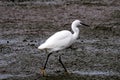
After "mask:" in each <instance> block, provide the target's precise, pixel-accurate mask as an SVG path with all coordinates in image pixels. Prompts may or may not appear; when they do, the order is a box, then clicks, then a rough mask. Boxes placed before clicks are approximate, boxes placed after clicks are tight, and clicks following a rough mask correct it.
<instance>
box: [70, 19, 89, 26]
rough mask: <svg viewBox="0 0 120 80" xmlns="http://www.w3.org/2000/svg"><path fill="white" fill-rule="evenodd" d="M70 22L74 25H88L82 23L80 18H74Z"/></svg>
mask: <svg viewBox="0 0 120 80" xmlns="http://www.w3.org/2000/svg"><path fill="white" fill-rule="evenodd" d="M72 24H73V25H76V26H79V25H84V26H89V25H87V24H84V23H82V22H81V21H80V20H75V21H73V23H72Z"/></svg>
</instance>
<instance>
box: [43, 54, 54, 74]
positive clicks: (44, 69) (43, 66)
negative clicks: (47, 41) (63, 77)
mask: <svg viewBox="0 0 120 80" xmlns="http://www.w3.org/2000/svg"><path fill="white" fill-rule="evenodd" d="M51 54H52V53H49V54H48V55H47V59H46V61H45V64H44V66H43V68H41V74H42V75H43V76H46V72H45V68H46V65H47V62H48V59H49V57H50V55H51Z"/></svg>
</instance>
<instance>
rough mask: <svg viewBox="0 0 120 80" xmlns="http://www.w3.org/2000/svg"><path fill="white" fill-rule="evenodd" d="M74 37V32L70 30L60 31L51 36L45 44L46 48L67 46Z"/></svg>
mask: <svg viewBox="0 0 120 80" xmlns="http://www.w3.org/2000/svg"><path fill="white" fill-rule="evenodd" d="M71 38H72V33H71V32H70V31H67V30H64V31H59V32H57V33H55V34H53V35H52V36H51V37H49V38H48V39H47V40H46V42H45V43H44V45H45V46H46V48H55V47H63V46H67V45H68V43H69V42H70V40H71Z"/></svg>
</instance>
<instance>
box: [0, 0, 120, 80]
mask: <svg viewBox="0 0 120 80" xmlns="http://www.w3.org/2000/svg"><path fill="white" fill-rule="evenodd" d="M94 1H97V0H94ZM94 1H93V2H92V1H91V2H89V0H88V2H87V3H81V4H78V3H73V2H72V3H69V4H60V5H58V4H55V5H39V4H36V3H24V2H21V3H17V4H13V3H7V2H4V3H3V2H0V79H5V80H16V79H18V80H26V79H28V80H34V79H36V78H37V77H39V78H40V79H41V80H46V79H49V80H56V79H58V80H79V79H81V80H90V79H96V80H101V79H104V80H108V79H109V80H119V79H120V78H119V77H120V76H119V75H120V63H119V62H120V5H119V4H118V3H119V0H118V2H117V1H116V2H114V0H112V1H113V2H114V3H110V2H109V3H108V2H106V3H104V5H103V3H101V2H99V1H97V2H94ZM98 4H99V5H98ZM75 19H80V20H81V21H83V22H85V23H86V24H89V25H90V27H89V28H86V27H85V28H84V27H80V36H79V39H78V40H77V41H76V43H75V44H73V46H72V49H67V50H64V51H61V52H60V53H62V54H63V55H62V59H63V62H64V63H65V66H66V67H67V69H68V70H69V71H70V72H71V73H72V76H71V77H70V76H64V75H62V74H63V72H64V71H63V69H62V66H61V65H60V64H59V63H58V59H57V56H58V55H57V53H56V54H54V55H53V56H51V58H50V61H49V63H48V65H47V74H48V75H49V76H48V77H40V75H39V69H40V67H42V65H43V64H44V61H45V58H46V56H47V54H44V52H42V51H39V50H38V49H37V47H38V46H39V45H40V44H41V43H42V42H44V40H45V39H47V38H48V37H49V36H50V35H52V34H53V33H55V32H56V31H59V30H63V29H68V30H71V28H70V25H71V22H72V21H73V20H75ZM55 76H56V77H55ZM39 78H37V79H39Z"/></svg>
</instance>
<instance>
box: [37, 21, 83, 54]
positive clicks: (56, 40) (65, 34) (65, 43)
mask: <svg viewBox="0 0 120 80" xmlns="http://www.w3.org/2000/svg"><path fill="white" fill-rule="evenodd" d="M78 25H81V21H80V20H75V21H73V22H72V25H71V28H72V30H73V34H72V33H71V32H70V31H68V30H62V31H59V32H56V33H55V34H53V35H52V36H51V37H49V38H48V39H47V40H46V41H45V42H44V43H43V44H41V45H40V46H39V47H38V49H41V50H42V49H49V50H50V52H52V51H58V50H62V49H65V48H67V47H69V46H70V45H71V44H72V43H74V42H75V40H76V39H77V37H78V35H79V29H78V27H77V26H78Z"/></svg>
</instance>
